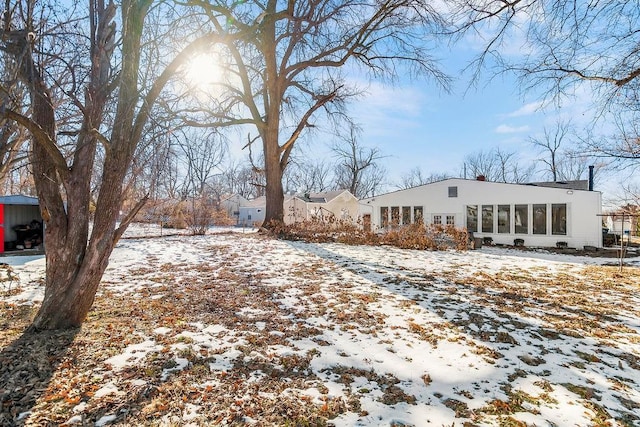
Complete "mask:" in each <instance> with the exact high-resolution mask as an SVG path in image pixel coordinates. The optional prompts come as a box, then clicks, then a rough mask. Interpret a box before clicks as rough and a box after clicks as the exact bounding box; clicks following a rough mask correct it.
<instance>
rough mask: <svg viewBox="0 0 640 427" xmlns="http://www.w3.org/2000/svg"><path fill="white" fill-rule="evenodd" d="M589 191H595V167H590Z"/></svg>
mask: <svg viewBox="0 0 640 427" xmlns="http://www.w3.org/2000/svg"><path fill="white" fill-rule="evenodd" d="M589 191H593V165H591V166H589Z"/></svg>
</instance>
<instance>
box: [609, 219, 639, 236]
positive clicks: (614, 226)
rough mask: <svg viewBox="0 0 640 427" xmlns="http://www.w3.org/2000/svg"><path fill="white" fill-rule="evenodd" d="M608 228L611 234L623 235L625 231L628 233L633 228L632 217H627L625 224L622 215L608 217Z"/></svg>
mask: <svg viewBox="0 0 640 427" xmlns="http://www.w3.org/2000/svg"><path fill="white" fill-rule="evenodd" d="M607 227H608V228H609V233H613V234H622V231H623V229H624V231H625V232H627V233H628V232H630V230H631V229H632V227H633V226H632V224H631V217H630V216H627V217H625V219H624V224H623V222H622V215H610V216H608V217H607Z"/></svg>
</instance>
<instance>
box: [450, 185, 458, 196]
mask: <svg viewBox="0 0 640 427" xmlns="http://www.w3.org/2000/svg"><path fill="white" fill-rule="evenodd" d="M449 197H458V187H449Z"/></svg>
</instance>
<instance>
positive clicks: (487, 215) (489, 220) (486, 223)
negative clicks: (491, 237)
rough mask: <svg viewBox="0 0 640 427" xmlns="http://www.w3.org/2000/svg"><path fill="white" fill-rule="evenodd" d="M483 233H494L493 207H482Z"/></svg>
mask: <svg viewBox="0 0 640 427" xmlns="http://www.w3.org/2000/svg"><path fill="white" fill-rule="evenodd" d="M482 232H483V233H493V205H482Z"/></svg>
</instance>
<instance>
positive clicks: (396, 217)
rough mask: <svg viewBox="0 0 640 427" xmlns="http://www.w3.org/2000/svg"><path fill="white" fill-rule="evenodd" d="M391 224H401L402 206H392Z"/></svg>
mask: <svg viewBox="0 0 640 427" xmlns="http://www.w3.org/2000/svg"><path fill="white" fill-rule="evenodd" d="M391 225H400V208H399V207H398V206H392V207H391Z"/></svg>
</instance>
